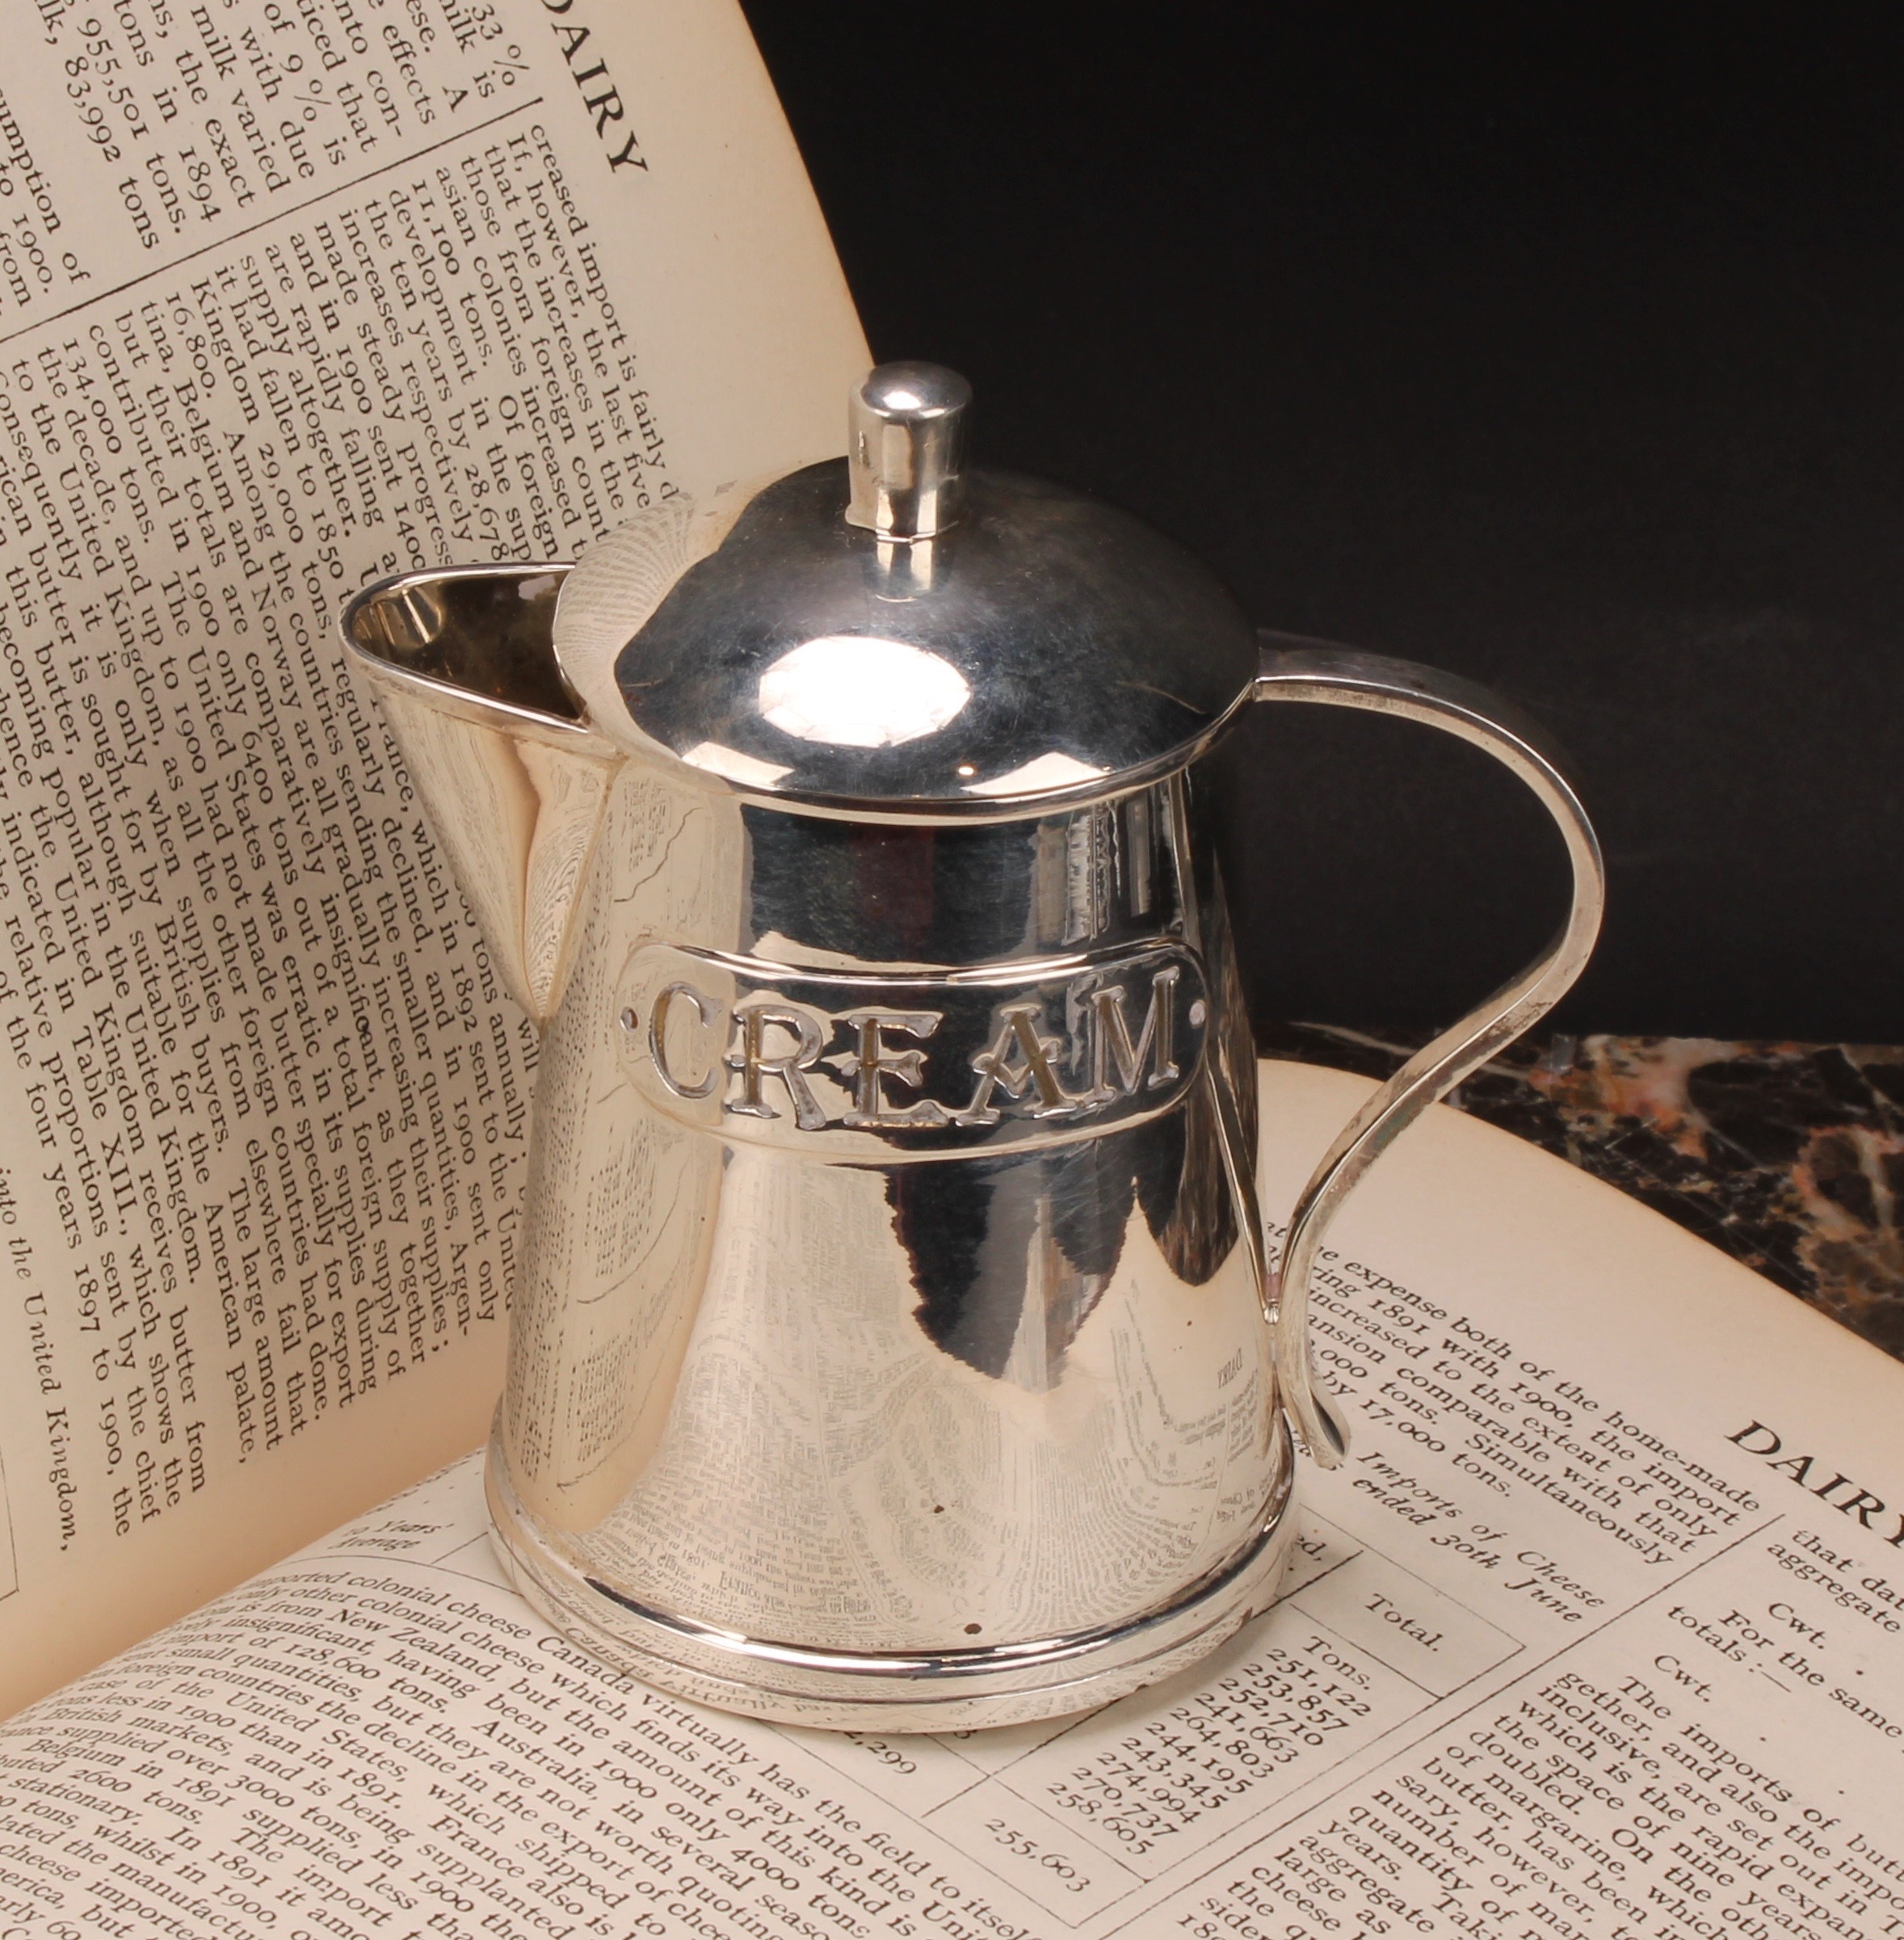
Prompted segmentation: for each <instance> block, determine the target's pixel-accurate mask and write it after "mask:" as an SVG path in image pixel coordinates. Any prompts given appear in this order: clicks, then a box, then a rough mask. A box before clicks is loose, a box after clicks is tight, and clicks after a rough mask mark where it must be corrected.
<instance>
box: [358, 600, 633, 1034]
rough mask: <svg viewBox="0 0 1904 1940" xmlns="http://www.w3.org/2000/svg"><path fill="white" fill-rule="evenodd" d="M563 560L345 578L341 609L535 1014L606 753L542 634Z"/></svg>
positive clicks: (602, 782) (602, 789)
mask: <svg viewBox="0 0 1904 1940" xmlns="http://www.w3.org/2000/svg"><path fill="white" fill-rule="evenodd" d="M568 571H569V568H568V567H567V566H472V567H468V568H459V569H456V570H450V571H447V572H422V573H406V574H402V575H401V577H399V578H397V579H386V580H385V581H383V582H381V583H380V584H378V585H376V586H373V587H370V588H368V590H367V591H364V592H362V593H359V595H357V597H356V598H355V599H354V600H351V602H350V604H348V605H347V606H346V608H344V611H343V617H342V621H341V630H342V633H343V642H344V647H345V651H346V654H347V658H348V659H349V662H350V663H351V665H352V666H353V667H355V668H356V669H357V670H358V671H359V672H360V673H361V674H362V675H364V679H365V680H366V681H367V682H368V684H369V686H370V688H371V690H372V692H374V693H375V694H376V696H377V698H378V700H379V701H381V702H382V704H383V708H384V713H385V718H386V719H387V720H388V721H389V723H390V729H391V731H392V733H393V734H395V735H396V737H397V744H398V746H399V747H401V748H402V750H403V756H404V760H405V761H406V764H408V766H409V768H410V775H411V777H412V779H413V780H414V781H415V782H416V785H417V788H418V792H419V793H421V794H422V797H423V799H424V801H425V802H427V804H428V805H429V806H430V810H431V820H432V825H433V827H434V829H435V835H436V838H437V840H439V842H440V843H442V844H443V848H445V849H446V850H447V851H448V854H449V857H450V861H451V865H452V867H453V868H454V869H455V870H456V877H457V880H458V881H459V882H460V883H461V884H462V886H463V893H464V895H465V896H466V897H468V898H469V907H470V908H471V909H472V910H473V911H475V913H476V915H477V920H479V921H480V922H481V924H482V928H483V934H484V936H485V938H486V939H487V941H488V943H489V946H490V950H491V952H492V953H494V957H495V960H496V965H497V968H498V970H500V971H501V973H502V980H503V982H504V983H505V984H506V986H507V987H508V990H509V993H510V995H511V996H512V997H514V998H515V1000H516V1002H517V1003H519V1004H521V1005H522V1007H523V1009H524V1010H526V1011H527V1012H528V1013H529V1015H530V1016H532V1017H533V1018H535V1019H536V1021H537V1022H538V1023H540V1022H542V1021H544V1020H546V1019H547V1018H548V1017H549V1016H550V1015H551V1013H552V1012H553V1011H554V1009H555V1007H556V1005H557V1004H558V1003H560V1002H561V995H562V986H563V983H564V981H565V978H566V976H567V973H568V963H569V953H568V952H569V940H570V921H569V917H570V911H572V909H573V908H574V902H575V897H576V894H577V891H578V887H579V886H580V883H581V881H582V873H583V871H584V870H585V869H586V868H587V866H588V859H589V853H590V851H591V848H592V847H593V845H594V841H595V830H596V828H597V827H598V826H599V822H600V819H601V814H602V808H603V803H604V802H605V801H606V799H607V788H608V783H609V781H610V778H611V777H612V776H613V774H614V772H615V771H616V768H619V767H620V765H621V756H620V754H619V752H618V751H616V749H615V748H614V747H612V745H611V744H610V743H607V742H606V741H604V740H603V739H602V738H601V737H600V736H599V734H595V733H594V732H592V731H591V729H590V728H589V727H588V726H587V725H586V722H583V721H582V718H580V713H579V710H578V708H577V705H576V703H575V701H574V698H573V696H571V695H570V693H569V692H568V690H567V689H566V688H565V686H564V685H563V684H562V680H561V675H560V674H559V672H558V671H557V667H556V663H555V658H554V655H553V654H552V653H551V651H550V650H549V638H550V629H551V627H552V625H553V617H554V612H555V604H556V597H557V594H558V592H559V591H560V590H561V583H562V581H563V579H565V576H566V575H567V574H568Z"/></svg>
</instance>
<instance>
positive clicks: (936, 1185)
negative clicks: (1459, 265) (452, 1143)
mask: <svg viewBox="0 0 1904 1940" xmlns="http://www.w3.org/2000/svg"><path fill="white" fill-rule="evenodd" d="M1195 817H1196V802H1195V799H1194V778H1193V776H1192V774H1190V773H1189V772H1183V771H1179V772H1175V773H1173V774H1171V775H1168V776H1165V777H1163V778H1162V779H1161V780H1158V781H1154V782H1152V783H1150V784H1149V785H1146V786H1145V787H1142V788H1140V789H1134V790H1132V791H1129V792H1127V793H1122V794H1120V795H1117V796H1115V797H1109V798H1106V799H1100V800H1095V801H1091V802H1084V803H1082V804H1078V805H1076V806H1069V807H1066V808H1065V809H1063V810H1060V811H1057V812H1053V813H1047V814H1034V815H1031V816H1028V817H1026V818H1024V819H1018V820H999V821H992V822H988V823H980V824H977V825H973V826H966V827H958V826H946V825H944V824H941V825H938V826H931V825H926V826H920V825H907V824H905V823H890V822H883V821H880V820H877V819H849V818H843V817H839V816H822V815H817V814H806V813H801V812H796V811H792V810H786V809H783V808H781V807H779V806H768V805H766V804H763V803H760V802H750V801H746V800H738V799H736V798H734V797H731V796H727V795H724V794H722V793H718V792H715V791H712V790H708V789H702V788H699V787H696V786H695V785H691V783H684V782H683V780H682V779H681V778H680V777H679V775H678V774H674V773H670V772H664V771H660V770H657V769H655V768H651V767H649V766H647V765H646V764H641V763H630V764H628V765H627V766H626V767H624V768H623V769H622V770H621V771H620V773H619V775H618V776H616V781H615V782H614V784H613V785H612V790H611V793H610V797H609V800H608V802H607V806H606V809H605V810H604V813H603V821H602V825H601V831H600V834H599V839H598V840H597V843H596V844H595V851H594V854H593V858H592V861H591V868H590V873H589V876H588V879H587V881H586V884H585V885H584V887H583V890H582V907H580V908H579V909H578V912H577V917H576V928H577V941H576V944H575V945H574V957H573V961H572V964H571V966H570V973H569V976H568V978H567V982H566V985H565V992H564V995H563V997H562V1000H561V1005H560V1007H559V1008H558V1009H557V1012H556V1013H555V1015H554V1016H553V1018H552V1019H551V1020H550V1021H549V1025H548V1026H547V1028H546V1030H545V1033H544V1048H543V1055H542V1060H541V1064H540V1071H539V1075H538V1079H537V1090H536V1109H535V1130H534V1138H533V1144H532V1159H531V1183H530V1187H529V1193H528V1200H527V1223H526V1226H525V1229H524V1233H523V1249H522V1253H521V1272H520V1279H519V1286H518V1289H517V1294H516V1300H517V1306H516V1308H515V1314H514V1315H513V1319H512V1336H511V1358H510V1367H509V1377H508V1385H507V1389H506V1395H505V1398H504V1400H503V1403H502V1408H501V1409H500V1411H499V1413H498V1423H497V1429H496V1434H495V1437H494V1442H493V1445H492V1448H491V1451H490V1495H491V1500H492V1506H493V1509H494V1515H495V1519H496V1523H497V1526H498V1530H499V1532H500V1534H501V1538H502V1545H503V1547H504V1549H505V1551H506V1554H507V1555H508V1557H509V1559H510V1560H511V1564H512V1567H513V1568H514V1570H515V1574H516V1576H517V1579H518V1580H519V1584H520V1585H521V1587H522V1588H523V1589H524V1590H525V1592H526V1593H527V1594H528V1595H529V1596H530V1597H531V1598H532V1600H533V1601H536V1602H537V1603H538V1604H540V1605H541V1606H542V1607H543V1608H544V1610H546V1611H547V1612H548V1614H549V1615H550V1616H551V1617H553V1618H554V1619H555V1621H557V1622H558V1623H559V1624H561V1626H564V1627H565V1628H567V1629H569V1630H570V1631H574V1632H575V1633H576V1634H578V1635H580V1636H582V1637H583V1638H584V1639H586V1641H587V1642H588V1643H590V1645H591V1648H594V1649H595V1650H596V1651H597V1652H599V1653H601V1654H603V1655H604V1656H607V1657H609V1658H610V1659H611V1660H614V1661H616V1662H618V1663H620V1664H622V1665H623V1666H624V1667H625V1668H627V1669H630V1670H633V1671H634V1672H636V1673H637V1674H639V1675H640V1676H641V1677H644V1678H645V1679H646V1680H648V1681H651V1682H654V1683H658V1684H661V1685H665V1686H667V1687H669V1688H671V1689H673V1690H677V1691H679V1692H681V1693H683V1694H686V1695H688V1696H691V1697H694V1698H700V1699H703V1700H705V1701H708V1702H716V1703H719V1704H721V1705H723V1706H727V1707H729V1708H731V1709H737V1710H741V1711H750V1712H753V1713H754V1714H756V1715H766V1716H771V1717H776V1718H781V1719H795V1720H802V1721H805V1722H809V1723H830V1724H834V1725H862V1726H869V1727H884V1728H889V1729H906V1728H912V1729H933V1728H953V1727H965V1726H969V1725H973V1724H977V1723H1003V1722H1010V1721H1018V1720H1021V1719H1029V1718H1034V1717H1040V1716H1044V1715H1052V1714H1053V1713H1055V1712H1059V1711H1070V1710H1074V1709H1076V1708H1078V1707H1080V1706H1082V1705H1086V1704H1089V1703H1093V1702H1101V1701H1103V1700H1106V1699H1108V1698H1112V1697H1116V1696H1117V1695H1120V1694H1122V1693H1123V1692H1124V1691H1126V1690H1130V1689H1133V1688H1135V1687H1136V1686H1137V1685H1138V1684H1140V1683H1143V1682H1147V1681H1150V1680H1152V1679H1154V1678H1155V1677H1158V1676H1160V1675H1162V1674H1165V1673H1166V1672H1167V1671H1168V1670H1169V1669H1171V1668H1173V1667H1174V1665H1175V1664H1176V1663H1178V1662H1187V1661H1188V1660H1190V1659H1191V1658H1192V1657H1193V1656H1196V1655H1198V1654H1200V1652H1202V1651H1204V1650H1207V1649H1208V1648H1211V1647H1212V1645H1213V1643H1215V1642H1217V1640H1219V1639H1220V1638H1221V1636H1222V1635H1225V1634H1227V1632H1228V1631H1230V1630H1233V1629H1234V1628H1235V1627H1236V1626H1238V1624H1240V1623H1241V1622H1242V1621H1243V1620H1244V1619H1245V1618H1246V1617H1247V1616H1248V1615H1249V1614H1251V1612H1253V1611H1254V1610H1258V1609H1260V1608H1263V1607H1264V1606H1265V1605H1266V1604H1267V1601H1268V1600H1269V1598H1270V1597H1271V1595H1272V1593H1273V1589H1274V1584H1275V1581H1276V1576H1277V1575H1278V1574H1279V1572H1280V1567H1281V1563H1282V1559H1283V1555H1284V1547H1285V1546H1286V1540H1287V1533H1288V1531H1287V1518H1286V1517H1285V1516H1284V1505H1285V1503H1286V1500H1287V1497H1288V1487H1289V1480H1290V1472H1291V1454H1290V1447H1289V1442H1288V1435H1287V1432H1286V1430H1284V1429H1283V1427H1282V1425H1281V1420H1280V1414H1279V1412H1278V1411H1277V1408H1276V1401H1275V1375H1274V1373H1273V1370H1272V1368H1271V1361H1270V1355H1269V1336H1268V1333H1267V1330H1266V1328H1265V1327H1264V1325H1263V1314H1262V1311H1261V1306H1260V1298H1259V1285H1258V1281H1257V1278H1256V1275H1255V1270H1254V1269H1253V1267H1252V1264H1251V1260H1250V1252H1249V1250H1248V1248H1247V1247H1246V1245H1245V1244H1244V1239H1243V1235H1242V1231H1241V1229H1240V1227H1239V1218H1238V1206H1237V1205H1236V1204H1235V1202H1234V1198H1233V1196H1232V1194H1231V1193H1230V1191H1229V1187H1228V1185H1226V1183H1225V1168H1224V1165H1223V1164H1222V1161H1221V1158H1220V1156H1219V1155H1218V1154H1217V1149H1216V1148H1217V1143H1218V1141H1219V1139H1220V1138H1221V1136H1222V1129H1221V1128H1222V1120H1223V1116H1224V1113H1225V1109H1227V1111H1228V1113H1229V1114H1230V1115H1231V1117H1232V1120H1233V1121H1234V1122H1240V1123H1242V1124H1245V1125H1246V1126H1247V1127H1248V1128H1249V1135H1250V1138H1251V1141H1252V1143H1253V1133H1254V1109H1255V1106H1254V1101H1255V1091H1254V1068H1255V1067H1254V1059H1253V1054H1252V1051H1251V1049H1250V1033H1249V1029H1248V1025H1247V1022H1246V1019H1245V1018H1244V1016H1243V1014H1242V1004H1241V998H1240V987H1239V983H1238V977H1237V973H1236V969H1235V966H1234V961H1233V958H1232V956H1231V953H1230V945H1229V925H1228V922H1227V918H1226V915H1225V911H1224V907H1223V902H1222V895H1221V886H1220V884H1219V883H1218V882H1217V878H1216V873H1215V868H1214V865H1213V863H1212V862H1211V861H1209V860H1208V858H1209V857H1210V856H1211V854H1212V848H1211V845H1210V844H1208V842H1207V841H1204V840H1201V839H1200V836H1199V835H1198V833H1197V831H1196V829H1195V827H1194V821H1195ZM1219 1092H1224V1093H1226V1094H1227V1096H1226V1097H1225V1096H1219Z"/></svg>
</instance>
